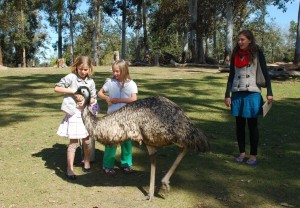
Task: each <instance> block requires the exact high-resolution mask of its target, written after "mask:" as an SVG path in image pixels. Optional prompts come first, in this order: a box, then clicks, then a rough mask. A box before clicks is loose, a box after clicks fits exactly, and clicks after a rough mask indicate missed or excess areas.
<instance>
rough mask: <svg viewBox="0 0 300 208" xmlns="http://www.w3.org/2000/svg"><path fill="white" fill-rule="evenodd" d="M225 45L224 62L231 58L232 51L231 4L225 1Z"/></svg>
mask: <svg viewBox="0 0 300 208" xmlns="http://www.w3.org/2000/svg"><path fill="white" fill-rule="evenodd" d="M225 13H226V44H225V54H224V60H226V59H228V58H230V57H231V53H232V49H233V43H232V39H233V2H232V1H227V3H226V11H225Z"/></svg>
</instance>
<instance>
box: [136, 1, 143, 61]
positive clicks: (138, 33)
mask: <svg viewBox="0 0 300 208" xmlns="http://www.w3.org/2000/svg"><path fill="white" fill-rule="evenodd" d="M140 2H141V1H139V2H138V5H137V9H136V11H137V12H136V13H137V23H136V24H137V27H136V32H135V33H136V40H135V61H141V43H140V37H141V28H142V24H143V22H142V21H143V20H142V6H141V4H140Z"/></svg>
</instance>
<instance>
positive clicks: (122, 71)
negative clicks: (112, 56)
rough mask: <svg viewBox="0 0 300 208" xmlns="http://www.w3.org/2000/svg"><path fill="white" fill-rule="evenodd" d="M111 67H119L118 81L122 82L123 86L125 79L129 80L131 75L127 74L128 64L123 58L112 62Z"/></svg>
mask: <svg viewBox="0 0 300 208" xmlns="http://www.w3.org/2000/svg"><path fill="white" fill-rule="evenodd" d="M111 67H112V68H113V67H119V69H120V81H121V82H122V87H123V86H124V83H125V82H126V81H127V80H131V77H130V75H129V68H128V64H127V62H126V61H124V60H123V59H120V60H118V61H116V62H115V63H113V65H112V66H111Z"/></svg>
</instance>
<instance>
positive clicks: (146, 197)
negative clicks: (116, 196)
mask: <svg viewBox="0 0 300 208" xmlns="http://www.w3.org/2000/svg"><path fill="white" fill-rule="evenodd" d="M152 199H153V196H149V195H147V196H142V197H138V198H136V200H137V201H152Z"/></svg>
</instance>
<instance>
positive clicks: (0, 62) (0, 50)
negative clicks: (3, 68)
mask: <svg viewBox="0 0 300 208" xmlns="http://www.w3.org/2000/svg"><path fill="white" fill-rule="evenodd" d="M0 65H3V60H2V48H1V47H0Z"/></svg>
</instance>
